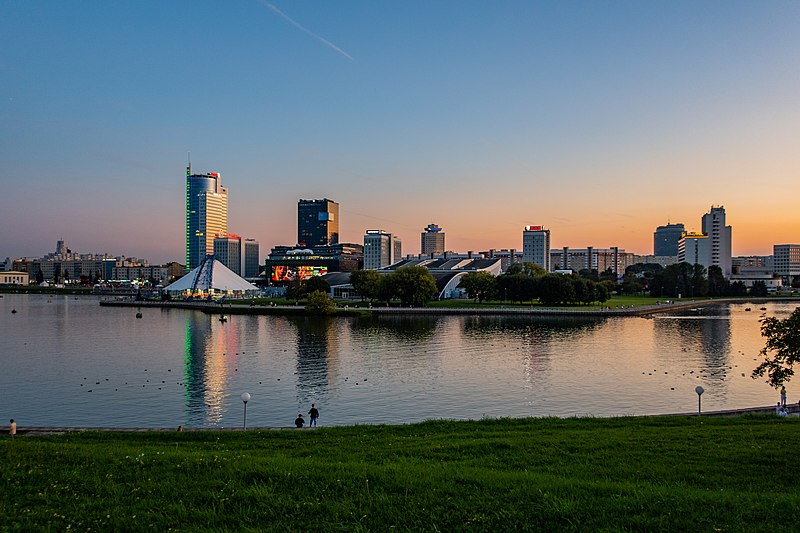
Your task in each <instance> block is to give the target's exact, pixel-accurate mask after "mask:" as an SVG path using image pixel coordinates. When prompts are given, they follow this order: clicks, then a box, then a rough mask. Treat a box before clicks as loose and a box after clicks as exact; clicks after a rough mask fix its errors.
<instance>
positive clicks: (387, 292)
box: [375, 272, 398, 303]
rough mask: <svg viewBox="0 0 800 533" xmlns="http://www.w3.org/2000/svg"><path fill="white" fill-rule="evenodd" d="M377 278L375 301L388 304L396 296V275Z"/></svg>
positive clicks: (393, 273) (384, 275)
mask: <svg viewBox="0 0 800 533" xmlns="http://www.w3.org/2000/svg"><path fill="white" fill-rule="evenodd" d="M379 276H380V278H379V279H378V287H377V289H376V292H375V299H376V300H378V301H380V302H386V303H389V302H391V301H392V300H393V299H394V298H395V297H397V295H398V293H397V274H396V273H395V272H392V273H391V274H383V275H380V274H379Z"/></svg>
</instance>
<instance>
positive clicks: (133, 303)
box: [100, 298, 800, 317]
mask: <svg viewBox="0 0 800 533" xmlns="http://www.w3.org/2000/svg"><path fill="white" fill-rule="evenodd" d="M770 301H776V300H775V299H774V298H747V299H744V298H717V299H703V300H688V301H687V300H682V301H680V302H673V301H669V300H667V301H665V302H663V303H659V304H653V305H642V306H611V305H609V306H605V307H600V308H589V309H587V308H581V307H553V308H543V307H388V306H385V307H380V306H371V307H368V306H367V305H366V304H363V305H361V306H360V307H358V306H353V307H350V306H339V307H337V313H338V314H342V315H347V314H353V315H355V314H359V313H370V314H372V315H377V316H380V315H483V316H496V315H511V316H519V315H532V316H587V317H610V316H645V315H653V314H657V313H665V312H669V311H679V310H686V309H688V310H691V311H693V312H695V313H699V314H701V313H702V308H703V307H706V306H709V305H720V304H732V303H733V304H735V303H752V304H754V305H757V304H761V303H766V302H770ZM778 301H781V302H795V303H799V304H800V298H780V299H779V300H778ZM667 302H669V303H667ZM100 305H101V306H109V307H154V308H162V309H163V308H167V309H170V308H173V309H192V310H196V311H203V312H204V313H211V314H250V315H276V314H303V313H304V310H305V308H304V307H303V306H301V305H238V304H237V305H232V304H230V303H222V304H220V303H219V302H205V301H149V300H144V301H137V300H134V299H132V298H117V299H113V300H101V301H100Z"/></svg>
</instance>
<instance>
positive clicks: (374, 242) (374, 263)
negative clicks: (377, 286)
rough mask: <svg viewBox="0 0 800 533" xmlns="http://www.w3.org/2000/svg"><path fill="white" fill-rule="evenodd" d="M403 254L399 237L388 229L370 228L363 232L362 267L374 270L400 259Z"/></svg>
mask: <svg viewBox="0 0 800 533" xmlns="http://www.w3.org/2000/svg"><path fill="white" fill-rule="evenodd" d="M402 256H403V249H402V243H401V241H400V238H399V237H397V236H395V235H392V234H391V233H389V232H388V231H383V230H380V229H370V230H367V232H366V233H365V234H364V269H365V270H376V269H378V268H383V267H386V266H389V265H391V264H393V263H396V262H397V261H400V259H402Z"/></svg>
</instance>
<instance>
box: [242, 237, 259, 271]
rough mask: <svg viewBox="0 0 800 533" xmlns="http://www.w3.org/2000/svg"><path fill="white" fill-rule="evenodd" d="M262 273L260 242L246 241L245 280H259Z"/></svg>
mask: <svg viewBox="0 0 800 533" xmlns="http://www.w3.org/2000/svg"><path fill="white" fill-rule="evenodd" d="M260 272H261V257H260V255H259V245H258V241H257V240H255V239H245V240H244V273H243V275H242V277H243V278H245V279H253V278H257V277H258V275H259V274H260Z"/></svg>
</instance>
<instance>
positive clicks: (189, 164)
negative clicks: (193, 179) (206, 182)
mask: <svg viewBox="0 0 800 533" xmlns="http://www.w3.org/2000/svg"><path fill="white" fill-rule="evenodd" d="M186 163H187V166H186V168H187V169H189V174H191V173H192V152H186Z"/></svg>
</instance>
